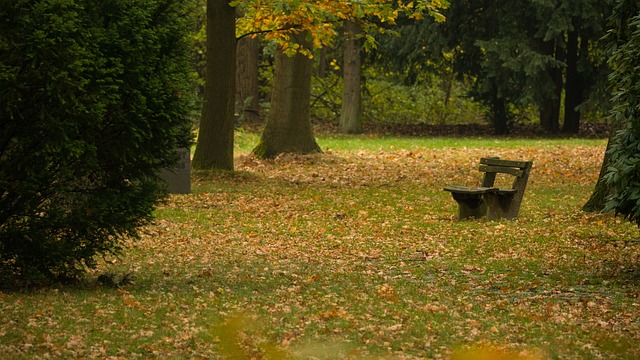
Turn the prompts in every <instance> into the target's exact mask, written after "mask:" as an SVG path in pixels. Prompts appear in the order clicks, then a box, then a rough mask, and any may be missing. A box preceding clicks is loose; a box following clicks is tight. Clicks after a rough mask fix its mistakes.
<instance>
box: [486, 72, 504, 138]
mask: <svg viewBox="0 0 640 360" xmlns="http://www.w3.org/2000/svg"><path fill="white" fill-rule="evenodd" d="M491 82H492V83H491V86H492V90H491V103H490V104H489V105H490V106H491V109H490V116H491V122H492V124H493V129H494V131H495V133H496V135H507V134H508V133H509V116H508V113H507V102H506V100H505V99H504V98H503V97H501V96H499V94H498V86H497V84H496V83H495V80H491Z"/></svg>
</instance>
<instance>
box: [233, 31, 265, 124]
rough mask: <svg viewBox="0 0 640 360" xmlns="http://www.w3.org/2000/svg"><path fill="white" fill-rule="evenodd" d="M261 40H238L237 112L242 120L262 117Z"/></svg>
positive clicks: (249, 38) (254, 119)
mask: <svg viewBox="0 0 640 360" xmlns="http://www.w3.org/2000/svg"><path fill="white" fill-rule="evenodd" d="M259 51H260V40H259V39H258V38H252V37H244V38H242V39H240V40H239V41H238V47H237V51H236V54H237V58H236V101H235V113H236V115H237V116H240V120H241V122H242V121H246V122H248V123H255V122H257V121H258V120H259V119H260V108H259V102H258V100H259V94H258V57H259Z"/></svg>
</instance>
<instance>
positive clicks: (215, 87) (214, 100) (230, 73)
mask: <svg viewBox="0 0 640 360" xmlns="http://www.w3.org/2000/svg"><path fill="white" fill-rule="evenodd" d="M235 19H236V17H235V9H233V8H232V7H230V6H229V3H228V1H227V0H208V1H207V54H206V70H205V87H204V104H203V106H202V119H201V120H200V131H199V134H198V144H197V146H196V151H195V154H194V155H193V162H192V166H193V168H194V169H199V170H212V169H223V170H233V122H234V116H233V115H234V95H235V68H236V34H235V24H236V23H235Z"/></svg>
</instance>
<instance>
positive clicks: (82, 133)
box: [0, 0, 193, 279]
mask: <svg viewBox="0 0 640 360" xmlns="http://www.w3.org/2000/svg"><path fill="white" fill-rule="evenodd" d="M184 4H185V2H181V1H174V0H147V1H136V0H12V1H1V2H0V19H1V21H0V106H1V112H0V117H1V118H0V270H2V271H3V274H4V275H7V274H9V275H10V276H11V277H13V278H24V277H29V278H30V279H36V278H39V279H45V278H49V279H51V278H60V277H69V276H77V275H78V274H81V272H82V271H83V270H84V269H85V268H86V267H91V266H94V265H95V258H96V256H98V255H106V254H110V253H118V252H119V251H120V250H121V248H122V246H123V242H124V240H125V238H127V237H130V236H136V235H137V229H138V228H139V227H140V226H141V225H143V224H145V223H147V222H148V221H149V220H150V217H151V213H152V210H153V208H154V205H155V204H156V203H157V201H158V199H159V198H160V197H161V196H162V195H163V193H164V190H163V186H162V185H161V184H160V183H159V182H158V181H157V174H158V171H159V169H161V168H163V167H167V166H171V165H172V164H173V163H174V162H175V161H176V160H177V159H176V157H175V152H174V149H175V148H177V147H184V146H188V144H189V143H190V142H191V125H190V120H189V119H188V118H187V117H186V114H188V112H189V110H190V107H191V106H192V105H193V104H192V101H191V94H192V93H193V91H192V86H191V80H190V79H191V78H190V75H189V70H190V63H189V61H190V59H189V46H188V42H186V36H187V35H188V29H189V24H187V23H186V21H187V20H186V19H188V17H186V16H183V12H184V10H185V6H186V5H184Z"/></svg>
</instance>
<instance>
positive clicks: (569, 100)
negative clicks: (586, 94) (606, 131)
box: [562, 30, 583, 134]
mask: <svg viewBox="0 0 640 360" xmlns="http://www.w3.org/2000/svg"><path fill="white" fill-rule="evenodd" d="M578 41H579V38H578V31H577V30H576V31H570V32H569V34H568V36H567V82H566V86H565V98H564V124H563V125H562V131H563V132H565V133H570V134H577V133H578V131H579V130H580V112H579V111H578V110H577V109H576V108H577V107H578V105H580V103H581V102H582V96H583V91H582V85H581V83H580V74H579V72H578Z"/></svg>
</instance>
